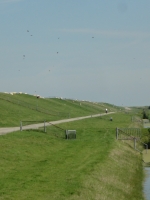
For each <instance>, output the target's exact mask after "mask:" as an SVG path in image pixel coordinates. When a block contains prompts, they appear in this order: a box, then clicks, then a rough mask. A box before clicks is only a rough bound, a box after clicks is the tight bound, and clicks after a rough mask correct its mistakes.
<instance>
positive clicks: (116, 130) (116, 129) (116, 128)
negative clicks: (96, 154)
mask: <svg viewBox="0 0 150 200" xmlns="http://www.w3.org/2000/svg"><path fill="white" fill-rule="evenodd" d="M116 139H117V140H118V128H116Z"/></svg>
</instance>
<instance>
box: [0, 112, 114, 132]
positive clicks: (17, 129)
mask: <svg viewBox="0 0 150 200" xmlns="http://www.w3.org/2000/svg"><path fill="white" fill-rule="evenodd" d="M114 113H115V112H109V113H107V114H106V113H103V114H96V115H89V116H84V117H76V118H71V119H62V120H58V121H52V122H50V123H52V124H61V123H65V122H72V121H77V120H82V119H87V118H91V117H100V116H104V115H110V114H114ZM45 125H46V126H50V124H49V123H48V122H47V123H45ZM42 126H43V123H40V124H32V125H27V126H23V130H28V129H38V128H40V127H42ZM19 130H20V127H9V128H0V135H5V134H7V133H11V132H14V131H19Z"/></svg>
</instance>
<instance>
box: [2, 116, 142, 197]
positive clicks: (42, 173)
mask: <svg viewBox="0 0 150 200" xmlns="http://www.w3.org/2000/svg"><path fill="white" fill-rule="evenodd" d="M112 117H113V121H112V122H111V121H110V120H109V118H110V116H104V117H101V118H100V117H99V118H90V119H86V120H81V121H75V122H70V123H64V124H60V125H59V127H61V128H62V129H75V130H76V131H77V139H76V140H65V139H64V131H62V130H60V129H57V128H56V127H54V126H49V127H47V133H43V132H42V131H40V130H37V131H33V130H30V131H23V132H14V133H11V134H7V135H3V136H1V137H0V147H1V151H0V157H1V165H0V177H1V179H0V200H7V199H8V200H9V199H11V200H26V199H36V200H46V199H52V200H59V199H60V200H79V199H82V200H95V199H100V200H104V199H111V200H120V199H121V200H126V199H130V200H142V199H144V198H143V194H142V180H143V171H142V162H141V160H142V156H141V155H140V154H139V153H137V152H136V151H134V150H133V149H132V148H131V147H130V146H129V145H128V144H127V143H123V142H120V141H116V140H115V129H116V127H117V126H118V125H119V126H120V127H128V126H130V125H131V116H130V115H129V114H123V113H116V114H114V115H112Z"/></svg>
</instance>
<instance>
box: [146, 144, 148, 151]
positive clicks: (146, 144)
mask: <svg viewBox="0 0 150 200" xmlns="http://www.w3.org/2000/svg"><path fill="white" fill-rule="evenodd" d="M147 150H148V145H147V144H146V153H147Z"/></svg>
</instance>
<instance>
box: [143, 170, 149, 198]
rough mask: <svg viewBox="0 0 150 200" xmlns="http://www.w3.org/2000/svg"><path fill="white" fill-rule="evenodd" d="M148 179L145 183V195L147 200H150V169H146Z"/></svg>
mask: <svg viewBox="0 0 150 200" xmlns="http://www.w3.org/2000/svg"><path fill="white" fill-rule="evenodd" d="M145 171H146V179H145V182H144V195H145V197H146V200H150V167H145Z"/></svg>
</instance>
